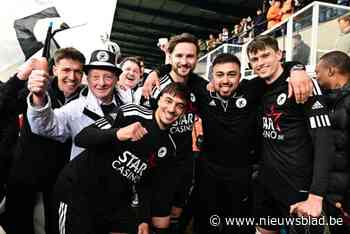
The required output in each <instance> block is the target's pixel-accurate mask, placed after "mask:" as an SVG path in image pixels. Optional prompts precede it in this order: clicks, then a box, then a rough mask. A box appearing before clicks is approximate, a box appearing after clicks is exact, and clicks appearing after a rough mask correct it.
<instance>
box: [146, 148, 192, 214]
mask: <svg viewBox="0 0 350 234" xmlns="http://www.w3.org/2000/svg"><path fill="white" fill-rule="evenodd" d="M181 158H182V160H179V161H177V162H176V163H175V165H174V167H173V168H172V173H174V176H173V180H172V181H169V183H168V186H167V187H166V188H164V187H162V188H155V189H153V191H152V203H151V214H152V216H153V217H165V216H168V215H170V212H171V207H172V206H175V207H180V208H183V207H184V206H185V205H186V203H187V201H188V199H189V197H190V194H191V191H192V189H193V183H194V158H193V155H192V152H191V153H189V154H188V155H186V157H181Z"/></svg>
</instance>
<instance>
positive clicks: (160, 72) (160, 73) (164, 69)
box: [154, 64, 171, 77]
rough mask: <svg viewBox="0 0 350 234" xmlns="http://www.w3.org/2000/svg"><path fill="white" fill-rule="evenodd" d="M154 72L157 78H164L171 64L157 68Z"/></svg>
mask: <svg viewBox="0 0 350 234" xmlns="http://www.w3.org/2000/svg"><path fill="white" fill-rule="evenodd" d="M154 71H155V72H156V73H157V75H158V77H162V76H165V75H166V74H168V73H169V72H170V71H171V64H163V65H161V66H159V67H157V68H156V69H155V70H154Z"/></svg>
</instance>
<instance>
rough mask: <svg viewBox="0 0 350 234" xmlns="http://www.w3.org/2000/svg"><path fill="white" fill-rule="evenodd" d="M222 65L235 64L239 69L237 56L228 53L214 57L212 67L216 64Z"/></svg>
mask: <svg viewBox="0 0 350 234" xmlns="http://www.w3.org/2000/svg"><path fill="white" fill-rule="evenodd" d="M224 63H235V64H237V65H238V66H239V67H241V62H240V61H239V59H238V58H237V56H235V55H233V54H230V53H222V54H219V55H218V56H216V57H215V59H214V61H213V64H212V65H213V67H214V66H215V65H216V64H224Z"/></svg>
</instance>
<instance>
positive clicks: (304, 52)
mask: <svg viewBox="0 0 350 234" xmlns="http://www.w3.org/2000/svg"><path fill="white" fill-rule="evenodd" d="M309 56H310V46H308V45H307V44H306V43H305V42H304V41H303V39H302V38H301V35H300V34H296V35H294V36H293V59H292V60H293V61H298V62H300V63H302V64H304V65H306V64H308V62H309Z"/></svg>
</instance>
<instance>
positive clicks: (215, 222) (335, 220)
mask: <svg viewBox="0 0 350 234" xmlns="http://www.w3.org/2000/svg"><path fill="white" fill-rule="evenodd" d="M209 224H210V225H211V226H213V227H219V226H222V225H224V226H253V225H254V226H255V225H257V226H283V225H285V226H294V225H296V226H299V225H302V226H324V225H330V226H335V225H343V219H342V218H341V217H331V216H330V217H325V216H322V217H318V218H315V217H270V216H268V217H261V218H254V217H220V216H219V215H212V216H211V217H210V218H209Z"/></svg>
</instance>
